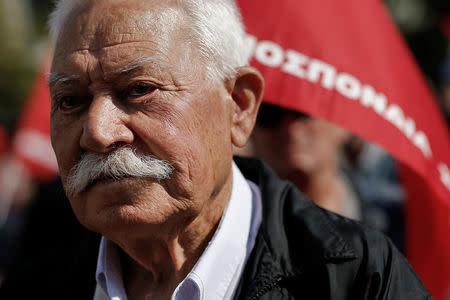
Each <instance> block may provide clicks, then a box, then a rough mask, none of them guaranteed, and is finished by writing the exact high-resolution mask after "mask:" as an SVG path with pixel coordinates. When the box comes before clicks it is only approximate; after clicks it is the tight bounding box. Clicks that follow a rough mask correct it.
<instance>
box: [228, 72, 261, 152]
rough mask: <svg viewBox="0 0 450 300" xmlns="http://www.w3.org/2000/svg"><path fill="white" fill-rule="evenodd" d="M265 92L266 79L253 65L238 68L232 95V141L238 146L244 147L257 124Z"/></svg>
mask: <svg viewBox="0 0 450 300" xmlns="http://www.w3.org/2000/svg"><path fill="white" fill-rule="evenodd" d="M263 92H264V79H263V77H262V75H261V73H259V72H258V70H256V69H255V68H252V67H240V68H238V69H237V74H236V78H235V81H234V87H233V89H232V92H231V96H232V98H233V101H234V104H235V105H234V112H233V115H232V124H231V126H232V127H231V141H232V143H233V145H234V146H236V147H243V146H244V145H245V143H246V142H247V140H248V138H249V136H250V134H251V132H252V130H253V126H254V125H255V121H256V115H257V114H258V109H259V105H260V104H261V101H262V97H263Z"/></svg>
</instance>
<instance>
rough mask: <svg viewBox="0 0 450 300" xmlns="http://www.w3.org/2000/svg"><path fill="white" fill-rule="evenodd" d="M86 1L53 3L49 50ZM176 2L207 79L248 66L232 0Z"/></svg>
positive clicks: (73, 0) (243, 33) (227, 76)
mask: <svg viewBox="0 0 450 300" xmlns="http://www.w3.org/2000/svg"><path fill="white" fill-rule="evenodd" d="M87 1H95V0H56V6H55V10H54V11H53V12H52V13H51V15H50V18H49V28H50V39H51V45H52V48H53V49H54V47H55V45H56V42H57V40H58V38H59V34H60V31H61V28H62V27H63V26H64V23H65V22H66V19H67V17H68V16H69V15H70V14H71V12H72V11H73V10H74V9H76V8H77V7H79V6H81V5H82V4H83V3H86V2H87ZM144 1H145V0H144ZM177 3H178V7H180V8H181V9H182V10H183V12H184V13H185V16H186V17H187V23H188V24H190V25H191V30H192V34H193V36H192V38H193V39H194V42H195V45H196V46H197V47H198V50H199V54H200V57H201V59H202V60H203V61H204V63H205V66H206V69H207V74H208V77H209V78H210V79H218V78H219V79H225V78H229V77H232V76H233V75H234V74H235V69H236V67H239V66H244V65H247V64H248V51H246V45H245V42H244V37H245V30H244V25H243V23H242V20H241V15H240V12H239V9H238V8H237V6H236V3H235V1H234V0H177Z"/></svg>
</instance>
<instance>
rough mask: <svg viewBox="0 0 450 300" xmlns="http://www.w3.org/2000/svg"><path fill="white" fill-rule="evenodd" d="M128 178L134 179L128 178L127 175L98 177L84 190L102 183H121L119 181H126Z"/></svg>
mask: <svg viewBox="0 0 450 300" xmlns="http://www.w3.org/2000/svg"><path fill="white" fill-rule="evenodd" d="M128 178H135V177H133V176H128V175H125V176H114V177H113V176H101V177H98V178H96V179H94V180H93V181H91V182H90V183H89V184H88V186H87V187H86V189H85V190H88V189H90V188H92V187H93V186H94V185H96V184H104V183H110V182H114V181H121V180H124V179H128Z"/></svg>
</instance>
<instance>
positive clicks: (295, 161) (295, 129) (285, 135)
mask: <svg viewBox="0 0 450 300" xmlns="http://www.w3.org/2000/svg"><path fill="white" fill-rule="evenodd" d="M264 109H265V111H264V112H263V114H264V115H265V117H266V119H267V120H266V122H267V123H268V124H267V125H268V126H264V125H265V124H264V123H263V122H264V120H261V121H262V122H261V125H262V126H257V127H256V128H255V130H254V132H253V139H252V141H253V146H254V152H255V154H256V155H257V156H258V157H260V158H262V159H263V160H264V161H266V162H267V163H268V164H269V165H270V166H272V168H274V170H275V171H276V172H277V173H278V174H279V175H280V176H281V177H282V178H285V179H290V180H292V181H293V182H296V178H299V176H300V177H304V176H307V177H308V176H313V175H315V173H318V174H320V172H321V171H322V170H325V169H329V167H330V165H331V166H336V164H337V159H338V153H339V147H341V146H342V143H343V142H344V140H345V139H346V137H347V133H346V132H345V131H344V130H343V129H341V128H338V127H336V126H334V125H333V124H330V123H328V122H326V121H323V120H320V119H317V118H312V117H309V116H306V115H304V114H300V113H296V112H293V111H289V110H285V109H281V108H278V107H275V108H274V107H273V106H267V105H265V106H264Z"/></svg>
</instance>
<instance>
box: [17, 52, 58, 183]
mask: <svg viewBox="0 0 450 300" xmlns="http://www.w3.org/2000/svg"><path fill="white" fill-rule="evenodd" d="M49 70H50V59H49V57H48V56H46V57H45V59H44V62H43V64H42V66H41V68H40V69H39V71H38V72H37V74H36V77H35V79H34V82H33V85H32V88H31V90H30V93H29V95H28V99H27V101H26V102H25V106H24V109H23V111H22V115H21V117H20V120H19V123H18V127H17V129H16V132H15V134H14V137H13V142H12V147H13V148H12V152H13V155H14V156H15V157H17V158H18V159H20V160H21V161H22V162H23V163H24V165H25V167H26V168H27V169H28V171H29V172H30V173H31V174H32V176H33V177H34V178H35V179H37V180H40V181H47V180H51V179H54V178H55V177H56V175H57V172H58V166H57V163H56V158H55V154H54V152H53V149H52V146H51V142H50V105H51V104H50V92H49V89H48V86H47V76H46V74H47V73H48V72H49Z"/></svg>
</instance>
